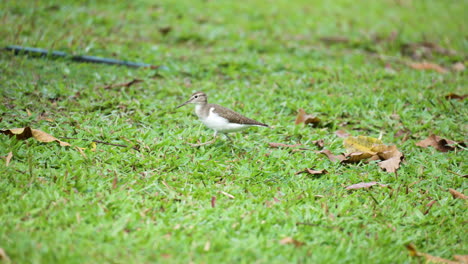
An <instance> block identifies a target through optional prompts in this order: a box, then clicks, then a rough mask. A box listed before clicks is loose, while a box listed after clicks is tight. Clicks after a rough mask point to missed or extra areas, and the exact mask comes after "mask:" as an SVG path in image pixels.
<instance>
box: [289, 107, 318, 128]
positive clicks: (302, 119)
mask: <svg viewBox="0 0 468 264" xmlns="http://www.w3.org/2000/svg"><path fill="white" fill-rule="evenodd" d="M302 123H304V124H306V125H307V124H313V125H316V124H318V123H320V118H318V117H316V116H313V115H309V114H306V112H305V111H304V109H302V108H300V109H299V110H298V113H297V117H296V121H295V122H294V124H296V125H299V124H302Z"/></svg>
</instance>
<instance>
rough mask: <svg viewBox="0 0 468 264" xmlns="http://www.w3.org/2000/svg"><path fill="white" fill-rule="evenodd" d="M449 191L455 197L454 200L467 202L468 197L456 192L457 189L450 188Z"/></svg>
mask: <svg viewBox="0 0 468 264" xmlns="http://www.w3.org/2000/svg"><path fill="white" fill-rule="evenodd" d="M448 190H449V192H450V193H451V194H452V196H453V198H454V199H463V200H467V199H468V196H466V195H464V194H463V193H461V192H458V191H457V190H455V189H452V188H449V189H448Z"/></svg>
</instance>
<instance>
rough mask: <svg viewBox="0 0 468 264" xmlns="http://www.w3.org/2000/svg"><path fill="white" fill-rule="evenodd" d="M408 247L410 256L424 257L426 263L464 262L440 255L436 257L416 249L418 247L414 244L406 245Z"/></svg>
mask: <svg viewBox="0 0 468 264" xmlns="http://www.w3.org/2000/svg"><path fill="white" fill-rule="evenodd" d="M406 248H407V249H408V251H409V254H410V256H412V257H423V258H425V259H426V263H444V264H460V263H463V262H458V261H453V260H449V259H444V258H440V257H435V256H432V255H429V254H427V253H423V252H419V251H417V250H416V247H415V246H414V245H413V244H408V245H406ZM454 257H455V256H454ZM457 260H458V259H457Z"/></svg>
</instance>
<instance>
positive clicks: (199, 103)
mask: <svg viewBox="0 0 468 264" xmlns="http://www.w3.org/2000/svg"><path fill="white" fill-rule="evenodd" d="M186 104H195V114H196V115H197V116H198V118H199V119H200V120H201V122H202V123H203V124H204V125H205V126H207V127H208V128H211V129H213V130H214V135H213V140H210V141H208V142H205V143H200V144H190V145H192V146H194V147H198V146H203V145H207V144H211V143H214V142H215V141H216V137H217V135H218V133H223V134H225V135H226V136H227V133H230V132H237V131H241V130H244V129H247V128H249V127H252V126H257V127H269V126H268V125H267V124H264V123H262V122H258V121H256V120H253V119H250V118H247V117H245V116H243V115H241V114H239V113H237V112H235V111H233V110H231V109H229V108H226V107H223V106H220V105H217V104H209V103H208V96H207V95H206V94H205V93H204V92H196V93H194V94H192V96H190V99H188V100H187V101H186V102H184V103H183V104H181V105H179V106H177V108H176V109H178V108H180V107H182V106H184V105H186ZM228 138H229V137H228Z"/></svg>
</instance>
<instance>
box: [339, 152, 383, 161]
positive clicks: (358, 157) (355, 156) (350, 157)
mask: <svg viewBox="0 0 468 264" xmlns="http://www.w3.org/2000/svg"><path fill="white" fill-rule="evenodd" d="M344 157H345V159H344V160H342V161H341V162H343V163H357V162H360V161H362V160H366V159H370V158H372V157H378V156H377V155H376V154H371V153H367V152H353V153H347V154H345V155H344ZM374 160H375V158H374Z"/></svg>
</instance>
